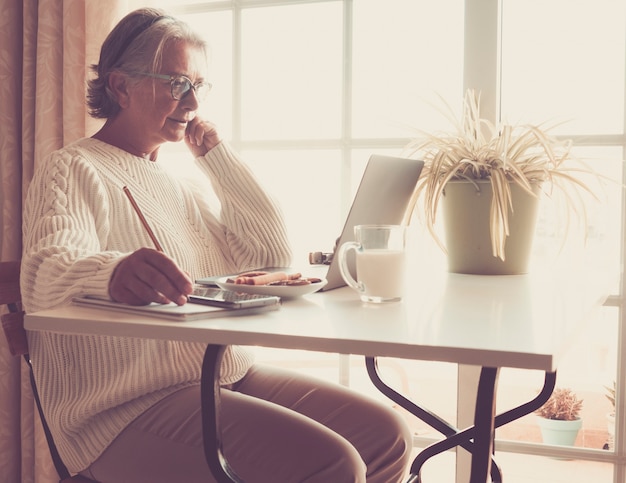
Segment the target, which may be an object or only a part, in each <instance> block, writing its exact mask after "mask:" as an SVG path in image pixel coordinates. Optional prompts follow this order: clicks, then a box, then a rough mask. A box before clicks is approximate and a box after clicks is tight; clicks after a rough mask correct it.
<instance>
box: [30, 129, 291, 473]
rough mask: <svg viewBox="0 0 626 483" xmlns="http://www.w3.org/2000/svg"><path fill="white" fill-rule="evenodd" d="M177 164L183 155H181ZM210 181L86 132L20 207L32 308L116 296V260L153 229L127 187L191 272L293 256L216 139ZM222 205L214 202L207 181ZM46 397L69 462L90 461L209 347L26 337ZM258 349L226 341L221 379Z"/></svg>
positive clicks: (53, 162) (252, 185)
mask: <svg viewBox="0 0 626 483" xmlns="http://www.w3.org/2000/svg"><path fill="white" fill-rule="evenodd" d="M181 162H187V161H186V160H185V161H181ZM196 163H197V164H198V165H199V167H200V169H201V171H202V172H203V173H204V174H205V175H206V179H205V180H203V181H204V188H202V189H198V185H199V183H198V184H196V183H191V182H185V181H183V180H182V179H178V178H177V177H174V176H172V174H171V173H170V172H168V171H166V170H164V169H163V167H162V166H161V165H160V163H158V162H152V161H149V160H146V159H143V158H139V157H136V156H133V155H131V154H129V153H127V152H126V151H123V150H120V149H118V148H115V147H113V146H110V145H108V144H106V143H103V142H101V141H98V140H95V139H92V138H86V139H81V140H79V141H77V142H75V143H73V144H71V145H69V146H67V147H65V148H64V149H61V150H59V151H56V152H54V153H53V154H52V155H51V156H50V157H49V158H48V159H47V160H46V162H45V164H43V165H42V166H40V167H39V169H38V170H37V171H36V173H35V176H34V178H33V180H32V184H31V186H30V188H29V192H28V197H27V200H26V203H25V207H24V241H23V243H24V251H23V256H22V278H21V279H22V295H23V300H24V306H25V309H26V311H27V312H33V311H36V310H41V309H45V308H50V307H54V306H57V305H61V304H67V303H69V301H70V300H71V298H72V297H74V296H76V295H84V294H91V295H97V296H101V297H108V283H109V279H110V277H111V274H112V273H113V270H114V269H115V267H116V265H117V264H118V262H119V261H120V260H121V259H122V258H123V257H124V256H126V255H128V254H129V253H131V252H133V251H134V250H136V249H138V248H140V247H152V243H151V241H150V238H149V237H148V235H147V233H146V231H145V229H144V228H143V226H142V225H141V222H140V220H139V218H138V216H137V214H136V213H135V212H134V211H133V208H132V206H131V204H130V203H129V201H128V199H127V198H126V196H125V195H124V193H123V191H122V188H123V187H124V186H128V187H129V189H130V190H131V192H132V194H133V196H134V198H135V200H136V201H137V204H138V205H139V206H140V208H141V210H142V212H143V213H144V215H145V217H146V219H147V220H148V222H149V224H150V225H151V227H152V230H153V231H154V233H155V235H156V237H157V239H158V240H159V241H160V243H161V245H162V246H163V249H164V251H165V253H167V254H168V255H169V256H171V257H172V258H173V259H175V260H176V261H177V262H178V264H179V266H180V267H181V268H182V269H183V270H186V271H187V272H189V273H190V275H191V277H192V278H197V277H200V276H207V275H217V274H223V273H232V272H235V271H240V270H246V269H249V268H255V267H259V266H282V265H287V264H288V263H289V262H290V256H291V255H290V252H289V248H288V242H287V237H286V231H285V228H284V224H283V222H282V218H281V216H280V213H279V211H278V209H277V207H276V205H275V204H274V203H273V202H272V201H271V199H270V198H269V197H268V196H267V195H266V194H265V192H264V191H263V190H262V189H261V187H260V186H259V184H258V182H257V181H256V180H255V178H254V176H253V175H252V174H251V172H250V171H249V169H248V168H247V167H246V166H245V165H244V164H243V163H242V162H241V161H240V160H239V159H238V158H237V157H236V156H235V155H234V154H233V153H232V152H231V151H230V150H229V148H228V146H227V145H225V144H224V143H221V144H219V145H218V146H216V147H215V148H214V149H212V150H211V151H210V152H209V153H207V154H206V155H205V156H204V157H200V158H197V159H196ZM211 184H212V186H213V190H214V192H215V195H217V199H218V200H219V204H220V206H218V207H210V206H209V204H208V203H209V202H208V201H207V199H206V198H207V197H206V196H204V195H205V194H206V193H207V192H209V191H210V188H211V186H210V185H211ZM29 344H30V353H31V356H32V359H33V364H34V369H35V376H36V380H37V384H38V388H39V391H40V393H41V398H42V404H43V407H44V410H45V413H46V417H47V419H48V422H49V423H50V426H51V430H52V432H53V434H54V436H55V441H56V443H57V444H58V447H59V452H60V453H61V456H62V458H63V460H64V462H65V463H66V464H67V466H68V468H69V469H70V471H80V470H83V469H84V468H86V467H87V466H89V465H90V464H91V463H92V462H93V461H94V460H95V459H96V458H97V457H98V456H99V455H100V454H101V453H102V451H103V450H104V449H105V448H106V447H107V445H108V444H109V443H110V442H111V441H112V440H113V439H114V438H115V437H116V435H117V434H118V433H119V432H120V431H121V430H122V429H123V428H124V427H125V426H126V425H127V424H128V423H129V422H130V421H132V420H133V419H134V418H136V417H137V416H138V415H139V414H140V413H142V412H143V411H145V410H146V409H147V408H149V407H150V406H151V405H153V404H154V403H155V402H157V401H158V400H160V399H162V398H163V397H165V396H167V395H168V394H171V393H172V392H174V391H176V390H177V389H180V388H182V387H185V386H188V385H191V384H197V383H198V382H199V379H200V370H201V362H202V357H203V354H204V345H203V344H194V343H184V342H168V341H157V340H143V339H130V338H120V337H101V336H98V337H95V336H94V337H90V336H70V335H62V334H54V333H47V332H34V333H30V334H29ZM251 364H252V357H251V356H250V354H249V353H248V352H247V351H246V350H244V349H242V348H240V347H230V348H229V350H228V351H227V352H226V354H225V357H224V363H223V366H222V369H221V371H222V373H221V382H222V383H223V384H229V383H232V382H235V381H237V380H239V379H240V378H241V377H243V375H244V374H245V373H246V371H247V370H248V368H249V367H250V365H251Z"/></svg>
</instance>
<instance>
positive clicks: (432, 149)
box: [406, 90, 593, 275]
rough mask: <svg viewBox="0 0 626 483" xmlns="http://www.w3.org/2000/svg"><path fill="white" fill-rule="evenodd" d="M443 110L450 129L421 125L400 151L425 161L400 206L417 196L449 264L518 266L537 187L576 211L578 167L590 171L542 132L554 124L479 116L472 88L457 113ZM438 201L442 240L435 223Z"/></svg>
mask: <svg viewBox="0 0 626 483" xmlns="http://www.w3.org/2000/svg"><path fill="white" fill-rule="evenodd" d="M447 117H449V118H450V119H451V120H452V121H453V122H454V123H455V124H456V127H455V129H454V130H453V131H451V132H449V133H443V134H428V133H422V134H421V135H420V136H419V137H418V138H416V139H415V140H414V141H412V142H411V143H410V144H409V145H408V146H407V148H406V155H407V156H411V157H418V158H420V159H423V160H424V162H425V166H424V170H423V171H422V175H421V177H420V180H419V181H418V183H417V186H416V189H415V193H414V196H413V199H412V201H411V206H410V207H409V211H408V213H409V214H410V213H413V209H414V208H415V206H416V205H417V204H418V202H421V208H422V213H423V220H424V224H425V226H426V227H427V228H428V230H429V231H430V233H431V234H432V236H433V237H434V239H435V240H436V241H437V243H438V244H439V245H440V246H441V247H442V248H443V249H444V251H446V252H447V255H448V266H449V270H450V271H451V272H457V273H474V274H483V275H505V274H517V273H526V271H527V264H528V260H529V254H530V251H531V245H532V240H533V237H534V231H535V226H536V219H537V206H538V200H539V195H540V193H541V192H542V191H544V192H547V193H549V194H550V195H551V196H552V195H554V194H556V193H557V192H560V193H561V194H564V195H565V196H564V199H565V200H566V203H567V204H568V209H567V210H566V211H565V212H566V214H568V213H569V211H571V210H570V208H573V211H574V212H575V213H580V212H581V210H582V211H583V214H584V205H583V203H582V200H581V197H580V195H581V194H582V193H581V191H582V192H588V193H590V194H591V195H592V196H593V193H592V191H591V189H590V188H589V187H588V186H587V185H586V184H585V183H584V182H583V181H582V180H581V179H580V178H579V175H580V174H581V173H592V171H591V170H590V169H589V168H588V167H586V166H584V165H583V164H582V163H581V162H580V161H579V160H575V159H574V157H573V155H572V153H571V148H572V143H571V142H570V141H563V140H559V139H557V138H556V137H554V136H551V135H550V134H549V131H550V129H552V128H553V127H555V126H546V125H540V126H533V125H528V126H522V125H520V126H512V125H508V124H499V125H495V124H493V123H492V122H490V121H489V120H486V119H483V118H481V115H480V95H479V94H477V93H476V92H474V91H473V90H468V91H467V92H466V94H465V98H464V105H463V114H462V117H461V119H455V116H454V114H453V113H452V110H451V109H450V114H449V115H448V116H447ZM440 204H441V207H442V209H443V213H442V214H443V219H444V220H443V221H444V231H445V233H446V236H445V238H446V243H445V245H444V243H442V242H441V240H440V239H439V237H438V235H437V233H436V230H435V221H436V219H437V215H438V212H439V206H440ZM409 216H410V215H409ZM526 218H527V219H528V222H527V224H528V226H525V221H524V220H525V219H526ZM474 235H476V236H477V238H476V239H474V238H473V237H474Z"/></svg>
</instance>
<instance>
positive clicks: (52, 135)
mask: <svg viewBox="0 0 626 483" xmlns="http://www.w3.org/2000/svg"><path fill="white" fill-rule="evenodd" d="M132 3H133V2H132V1H125V0H62V1H61V0H0V12H2V13H1V15H0V226H1V228H2V231H1V232H0V260H2V261H5V260H16V259H18V258H19V257H20V254H21V249H22V246H21V222H22V202H23V200H24V197H25V195H26V190H27V188H28V184H29V182H30V180H31V178H32V173H33V170H34V168H35V166H37V165H39V164H40V163H42V162H44V160H45V157H46V156H47V154H48V153H50V152H51V151H52V150H54V149H58V148H60V147H62V146H63V145H65V144H67V143H69V142H72V141H74V140H76V139H78V138H80V137H84V136H88V135H91V134H92V133H93V132H94V131H95V130H96V129H97V127H98V125H97V123H96V121H94V120H92V119H90V118H89V117H88V115H87V112H86V107H85V85H86V82H85V81H86V78H87V76H88V74H89V71H88V67H89V65H90V64H93V63H96V62H97V60H98V55H99V52H100V45H101V44H102V41H103V40H104V38H105V37H106V35H107V33H108V32H109V31H110V29H111V28H112V26H113V25H114V23H115V22H117V20H119V19H120V18H121V16H122V15H123V14H125V13H127V12H128V11H130V7H131V6H132V5H131V4H132ZM58 481H59V478H58V476H57V475H56V472H55V470H54V467H53V465H52V460H51V458H50V454H49V451H48V446H47V444H46V441H45V437H44V435H43V430H42V429H41V425H40V422H39V421H38V416H37V414H36V411H35V410H34V403H33V398H32V392H31V389H30V385H29V381H28V371H27V369H26V365H25V364H24V363H23V361H22V359H21V358H14V357H12V356H11V354H10V353H9V350H8V347H7V344H6V341H5V339H4V337H2V336H0V483H16V482H22V483H29V482H35V483H52V482H58Z"/></svg>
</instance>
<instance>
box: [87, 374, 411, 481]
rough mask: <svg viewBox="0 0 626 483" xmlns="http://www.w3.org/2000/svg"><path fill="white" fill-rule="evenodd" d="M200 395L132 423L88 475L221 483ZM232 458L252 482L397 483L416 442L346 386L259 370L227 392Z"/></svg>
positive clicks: (391, 415)
mask: <svg viewBox="0 0 626 483" xmlns="http://www.w3.org/2000/svg"><path fill="white" fill-rule="evenodd" d="M199 401H200V387H199V386H194V387H191V388H187V389H183V390H181V391H178V392H177V393H175V394H172V395H170V396H169V397H167V398H165V399H164V400H163V401H161V402H159V403H158V404H156V405H155V406H154V407H152V408H151V409H149V410H148V411H146V412H145V413H144V414H143V415H141V416H140V417H139V418H137V419H136V420H135V421H134V422H133V423H131V424H130V425H129V426H128V427H127V428H126V429H125V430H124V431H123V432H122V433H121V434H120V435H119V436H118V437H117V438H116V439H115V441H113V443H112V444H111V445H110V446H109V447H108V448H107V450H106V451H105V452H104V453H103V454H102V455H101V456H100V458H98V459H97V460H96V461H95V462H94V463H93V464H92V465H91V466H90V467H89V468H88V469H87V470H85V471H84V472H83V473H82V474H83V475H84V476H88V477H90V478H93V479H96V480H97V481H100V482H103V483H106V482H116V483H125V482H128V483H131V482H132V483H143V482H146V483H194V482H214V481H215V480H214V479H213V477H212V476H211V473H210V471H209V468H208V466H207V463H206V460H205V458H204V452H203V446H202V428H201V411H200V407H199ZM221 411H222V412H221V426H222V434H223V437H222V440H223V446H224V448H223V449H224V454H225V456H226V458H227V460H228V461H229V464H230V466H231V467H232V468H233V470H234V471H235V472H236V473H237V474H238V475H239V476H240V477H241V478H242V479H243V480H244V481H245V482H246V483H301V482H309V483H313V482H319V483H329V482H332V483H344V482H345V483H348V482H349V483H352V482H365V481H367V482H368V483H374V482H376V483H393V482H399V481H401V480H402V477H403V476H404V475H405V472H406V469H407V466H408V463H409V456H410V452H411V445H412V439H411V434H410V431H409V429H408V427H407V426H406V424H405V422H404V420H403V419H402V417H401V416H399V415H398V414H397V413H396V412H395V411H393V410H392V409H391V408H389V407H387V406H385V405H383V404H380V403H379V402H377V401H374V400H373V399H371V398H368V397H366V396H362V395H359V394H357V393H356V392H354V391H351V390H349V389H347V388H345V387H343V386H340V385H338V384H332V383H328V382H325V381H321V380H317V379H313V378H310V377H307V376H302V375H301V374H298V373H295V372H289V371H285V370H281V369H278V368H274V367H268V366H261V365H255V366H254V367H252V368H251V369H250V371H249V372H248V374H247V375H246V376H245V377H244V378H243V379H242V380H241V381H240V382H238V383H237V384H236V385H235V387H234V388H233V390H232V391H231V390H222V405H221Z"/></svg>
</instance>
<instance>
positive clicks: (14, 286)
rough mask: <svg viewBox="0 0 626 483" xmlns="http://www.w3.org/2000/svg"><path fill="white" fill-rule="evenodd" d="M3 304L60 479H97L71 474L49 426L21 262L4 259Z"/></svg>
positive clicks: (5, 324)
mask: <svg viewBox="0 0 626 483" xmlns="http://www.w3.org/2000/svg"><path fill="white" fill-rule="evenodd" d="M0 305H6V306H7V308H8V310H9V312H8V313H5V314H2V316H0V318H1V319H2V329H3V330H4V335H5V336H6V339H7V342H8V343H9V350H10V351H11V354H12V355H14V356H20V355H21V356H24V360H25V361H26V364H28V368H29V372H30V383H31V386H32V389H33V395H34V397H35V402H36V404H37V410H38V411H39V416H40V417H41V422H42V424H43V429H44V433H45V435H46V440H47V441H48V447H49V448H50V454H51V455H52V461H53V463H54V467H55V468H56V470H57V473H58V474H59V477H60V478H61V479H60V483H70V482H71V483H96V482H94V481H93V480H90V479H89V478H85V477H84V476H80V475H76V476H71V475H70V472H69V471H68V469H67V467H66V466H65V464H64V463H63V461H62V460H61V457H60V456H59V452H58V451H57V448H56V445H55V444H54V439H53V438H52V434H51V433H50V429H49V428H48V423H47V422H46V418H45V417H44V415H43V411H42V409H41V402H40V400H39V394H38V393H37V386H36V385H35V378H34V375H33V366H32V364H31V360H30V356H29V354H28V339H27V338H26V331H25V330H24V311H23V310H22V297H21V293H20V262H19V261H13V262H0Z"/></svg>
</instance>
